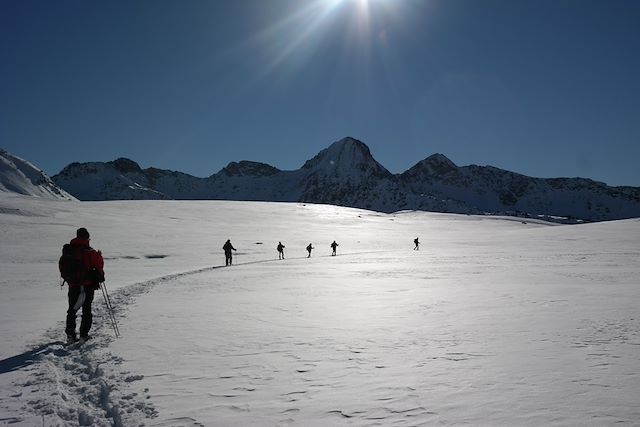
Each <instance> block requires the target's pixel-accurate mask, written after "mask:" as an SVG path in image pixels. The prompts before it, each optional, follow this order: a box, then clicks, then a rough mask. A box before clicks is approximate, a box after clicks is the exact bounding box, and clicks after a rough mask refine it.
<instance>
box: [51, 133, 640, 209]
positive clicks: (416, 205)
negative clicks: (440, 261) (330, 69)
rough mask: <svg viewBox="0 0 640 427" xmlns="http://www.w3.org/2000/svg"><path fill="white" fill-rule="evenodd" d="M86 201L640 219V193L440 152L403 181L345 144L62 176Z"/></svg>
mask: <svg viewBox="0 0 640 427" xmlns="http://www.w3.org/2000/svg"><path fill="white" fill-rule="evenodd" d="M53 179H54V181H55V182H56V183H57V184H58V185H60V186H61V187H62V188H65V189H67V190H68V191H69V192H70V193H72V194H74V195H75V196H76V197H78V198H80V199H82V200H112V199H149V198H151V199H161V198H170V199H205V200H206V199H214V200H254V201H301V202H310V203H330V204H334V205H339V206H349V207H356V208H365V209H373V210H377V211H381V212H396V211H400V210H412V209H416V210H426V211H435V212H455V213H471V214H477V213H492V214H505V213H506V214H512V215H513V214H518V215H522V216H529V217H539V216H542V217H546V218H551V217H558V218H559V217H562V218H568V221H577V220H585V221H601V220H611V219H622V218H633V217H638V216H640V189H638V188H633V187H609V186H607V185H606V184H603V183H599V182H595V181H591V180H588V179H582V178H558V179H541V178H531V177H527V176H524V175H520V174H517V173H513V172H509V171H505V170H501V169H497V168H494V167H491V166H476V165H472V166H464V167H458V166H456V165H455V164H454V163H453V162H452V161H451V160H449V159H447V158H446V157H445V156H444V155H442V154H435V155H432V156H430V157H428V158H426V159H425V160H422V161H421V162H419V163H417V164H416V165H415V166H413V167H412V168H411V169H409V170H407V171H406V172H404V173H402V174H399V175H394V174H391V173H390V172H389V171H388V170H386V169H385V168H384V167H383V166H382V165H381V164H380V163H378V162H377V161H376V160H375V159H374V158H373V156H372V155H371V152H370V150H369V148H368V147H367V146H366V145H365V144H364V143H362V142H361V141H358V140H356V139H354V138H350V137H347V138H344V139H341V140H340V141H337V142H335V143H333V144H332V145H331V146H330V147H328V148H327V149H325V150H322V151H321V152H320V153H318V154H317V155H316V156H315V157H314V158H312V159H310V160H308V161H307V162H306V163H305V164H304V165H303V166H302V167H301V168H300V169H298V170H294V171H282V170H279V169H277V168H275V167H273V166H270V165H267V164H264V163H258V162H249V161H241V162H231V163H229V165H227V166H226V167H225V168H223V169H222V170H221V171H220V172H218V173H216V174H213V175H211V176H210V177H208V178H196V177H193V176H190V175H187V174H184V173H180V172H173V171H165V170H160V169H154V168H149V169H144V170H143V169H141V168H140V167H139V166H138V165H137V164H136V163H135V162H133V161H131V160H127V159H118V160H116V161H115V162H108V163H87V164H79V163H74V164H71V165H69V166H67V167H66V168H65V169H64V170H63V171H62V172H61V173H60V174H58V175H56V176H54V177H53Z"/></svg>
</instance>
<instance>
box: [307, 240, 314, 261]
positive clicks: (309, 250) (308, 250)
mask: <svg viewBox="0 0 640 427" xmlns="http://www.w3.org/2000/svg"><path fill="white" fill-rule="evenodd" d="M311 249H314V247H313V246H311V243H309V245H308V246H307V252H309V255H308V256H307V258H311Z"/></svg>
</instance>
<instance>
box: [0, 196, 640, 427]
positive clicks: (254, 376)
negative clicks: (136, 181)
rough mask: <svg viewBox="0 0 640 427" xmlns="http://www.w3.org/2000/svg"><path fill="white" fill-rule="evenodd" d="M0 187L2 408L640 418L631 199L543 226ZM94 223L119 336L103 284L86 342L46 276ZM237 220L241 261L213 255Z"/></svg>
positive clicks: (272, 418) (60, 413)
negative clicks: (579, 222) (617, 214)
mask: <svg viewBox="0 0 640 427" xmlns="http://www.w3.org/2000/svg"><path fill="white" fill-rule="evenodd" d="M3 197H4V196H3ZM0 202H2V206H0V207H1V208H2V209H3V210H2V212H11V213H5V214H0V224H1V225H2V227H1V228H0V230H2V234H3V237H4V239H5V240H3V241H4V242H7V245H5V244H3V246H2V249H0V251H1V252H0V266H1V267H2V271H3V275H2V277H1V278H0V292H1V293H2V299H1V300H0V301H1V302H0V307H1V309H2V310H1V314H0V320H2V324H3V325H4V326H3V328H2V333H1V336H0V338H1V339H2V342H3V345H2V348H1V354H0V357H1V358H2V360H0V414H2V415H1V416H0V423H5V424H11V425H30V426H31V425H42V423H44V425H47V426H49V425H59V426H67V425H69V426H71V425H99V426H103V425H104V426H110V425H116V426H130V425H143V424H144V425H155V426H179V425H184V426H195V425H207V426H211V425H214V426H215V425H283V424H294V425H305V426H306V425H394V424H400V425H433V424H446V425H459V424H472V425H541V424H544V425H611V424H614V423H620V424H626V425H636V424H637V420H638V419H640V409H639V406H638V404H637V399H636V398H635V396H636V395H637V393H638V384H639V381H638V374H637V372H639V371H640V355H639V354H640V353H639V352H638V349H639V347H640V321H639V318H638V316H637V306H638V302H639V293H640V289H639V287H638V282H637V277H638V273H639V272H640V262H639V261H638V260H639V257H638V255H639V254H640V243H639V242H640V240H639V239H638V237H640V232H639V228H638V227H639V226H640V222H639V221H638V220H628V221H617V222H611V223H599V224H589V225H583V226H549V225H546V224H544V223H536V222H534V223H532V222H527V223H526V224H524V223H522V222H521V221H520V220H515V219H511V218H491V217H474V216H460V215H443V214H429V213H420V212H418V213H415V212H404V213H399V214H396V215H384V214H377V213H373V212H367V211H361V210H356V209H347V208H337V207H331V206H318V205H299V204H276V203H241V202H107V203H60V202H42V201H34V199H29V198H15V197H10V198H3V199H0ZM17 211H19V213H20V215H16V214H15V213H16V212H17ZM81 225H82V226H86V227H87V228H88V229H89V231H90V232H91V234H92V238H93V243H94V245H95V247H96V248H102V250H103V253H104V255H105V259H106V266H105V269H106V272H107V279H108V282H107V285H108V286H109V291H110V293H111V297H112V300H113V304H114V306H115V308H116V317H117V319H118V321H119V324H120V330H121V333H122V338H120V339H117V340H116V339H114V338H113V331H112V330H110V325H109V323H108V318H107V316H106V315H105V313H104V305H103V304H102V302H101V299H100V298H102V295H100V294H96V302H95V303H94V308H95V312H96V313H95V315H94V324H95V328H94V329H93V330H92V334H93V335H94V336H95V339H94V340H93V341H90V342H89V343H87V344H86V345H85V347H82V348H80V349H77V348H73V347H72V348H67V347H64V346H62V344H61V342H60V340H61V339H62V337H63V329H64V326H63V324H62V320H63V319H64V311H65V310H66V307H65V305H66V302H65V299H66V294H65V293H64V292H61V291H59V290H58V289H57V288H56V286H51V285H50V283H51V281H52V276H54V275H52V273H51V270H52V269H53V271H54V272H55V271H56V266H55V263H56V262H57V257H58V256H59V250H60V247H61V245H62V243H64V242H65V241H67V240H69V238H70V237H72V232H74V231H75V228H77V227H78V226H81ZM416 236H419V237H420V240H421V242H422V246H421V250H420V251H412V248H413V243H412V241H413V238H415V237H416ZM227 238H230V239H231V240H232V242H233V244H234V246H235V247H236V248H237V249H238V252H237V254H236V257H235V260H234V261H235V263H236V265H235V266H233V267H229V268H224V267H223V268H219V267H220V265H222V264H223V263H224V258H223V255H222V251H221V249H220V247H221V246H222V244H223V243H224V241H225V240H226V239H227ZM333 239H336V240H337V241H338V243H340V247H339V248H338V256H337V257H330V256H329V254H330V248H329V243H331V241H332V240H333ZM279 240H281V241H282V242H283V243H284V244H285V245H286V249H285V253H286V256H287V259H285V260H282V261H278V260H277V252H276V250H275V246H276V244H277V242H278V241H279ZM310 242H312V243H313V244H314V246H315V247H316V249H315V250H314V252H313V255H312V258H310V259H307V258H306V251H305V250H304V247H305V246H306V245H307V244H308V243H310ZM54 282H55V281H54ZM16 284H19V286H16ZM53 285H55V283H53Z"/></svg>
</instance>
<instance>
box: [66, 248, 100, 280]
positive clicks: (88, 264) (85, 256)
mask: <svg viewBox="0 0 640 427" xmlns="http://www.w3.org/2000/svg"><path fill="white" fill-rule="evenodd" d="M69 244H70V245H71V246H73V247H75V248H78V249H81V256H82V264H83V267H84V271H89V270H91V268H92V267H93V268H95V269H96V270H98V272H100V274H101V275H102V277H104V260H103V259H102V253H101V252H100V251H96V250H95V249H93V248H92V247H91V246H89V240H88V239H83V238H81V237H76V238H75V239H72V240H71V242H69ZM61 272H62V270H61ZM95 285H96V284H95V283H93V282H92V281H91V280H90V279H88V278H87V279H85V280H83V281H82V282H81V283H69V286H71V287H76V286H95Z"/></svg>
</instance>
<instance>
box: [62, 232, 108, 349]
mask: <svg viewBox="0 0 640 427" xmlns="http://www.w3.org/2000/svg"><path fill="white" fill-rule="evenodd" d="M89 241H90V237H89V232H88V231H87V229H86V228H84V227H82V228H78V230H77V231H76V238H75V239H72V240H71V242H70V243H69V245H70V246H71V247H72V248H73V252H74V257H75V259H76V260H77V262H78V264H79V269H80V274H78V275H76V276H75V277H74V278H72V279H68V278H66V280H67V284H68V285H69V294H68V297H69V309H68V310H67V322H66V328H65V332H66V333H67V339H68V341H70V342H73V341H77V339H78V338H77V336H76V314H77V312H78V310H79V309H80V308H81V307H82V321H81V322H80V339H81V340H83V341H84V340H87V339H89V338H91V337H90V336H89V330H90V329H91V323H92V321H93V315H92V313H91V304H92V302H93V294H94V291H95V290H96V289H100V283H101V282H104V260H103V259H102V253H101V252H100V251H96V250H95V249H93V248H92V247H91V246H89ZM59 268H60V274H61V275H63V266H62V265H61V264H60V265H59Z"/></svg>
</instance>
